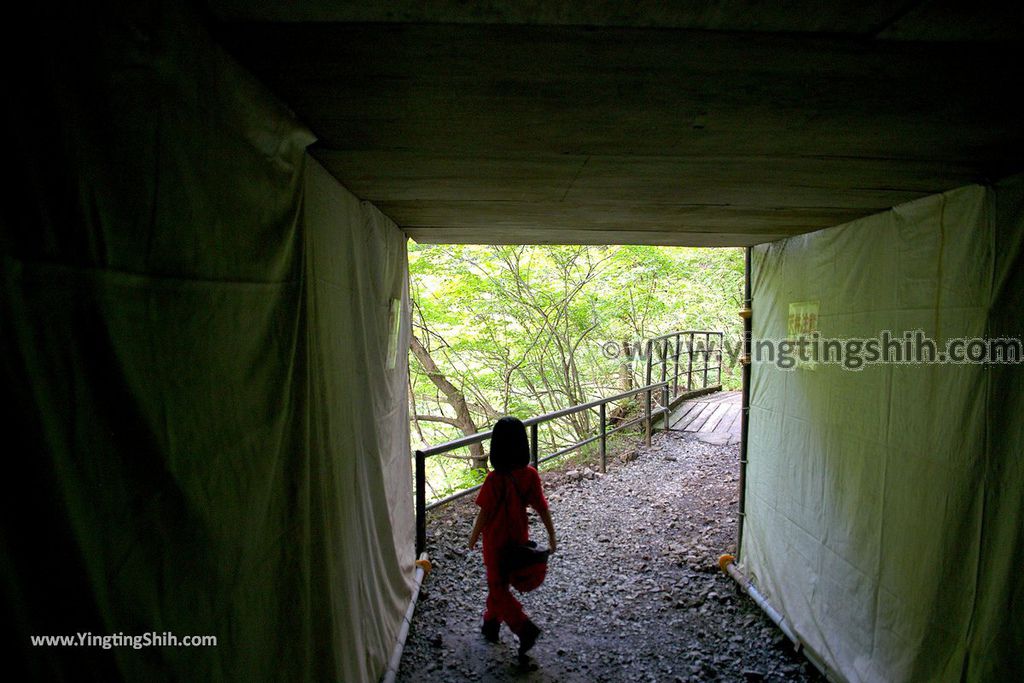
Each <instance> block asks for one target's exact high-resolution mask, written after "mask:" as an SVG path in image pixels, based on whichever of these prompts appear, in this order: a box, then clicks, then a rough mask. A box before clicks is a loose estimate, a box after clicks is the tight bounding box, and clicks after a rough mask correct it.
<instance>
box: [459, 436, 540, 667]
mask: <svg viewBox="0 0 1024 683" xmlns="http://www.w3.org/2000/svg"><path fill="white" fill-rule="evenodd" d="M529 462H530V444H529V441H528V440H527V438H526V427H524V426H523V423H522V422H520V421H519V420H518V419H516V418H514V417H503V418H501V419H500V420H498V422H497V423H496V424H495V425H494V431H493V433H492V434H491V467H492V468H493V469H494V471H492V472H490V473H489V474H488V475H487V478H486V479H485V480H484V485H483V487H481V489H480V493H479V494H478V495H477V497H476V504H477V505H479V506H480V513H479V514H478V515H477V518H476V524H474V525H473V531H472V533H471V534H470V537H469V547H470V548H473V547H475V546H476V542H477V539H478V538H479V537H480V534H481V533H483V537H484V567H485V568H486V569H487V589H488V593H487V608H486V610H485V611H484V623H483V627H482V628H481V631H482V632H483V634H484V636H485V637H486V638H487V639H488V640H490V641H492V642H496V641H497V640H498V630H499V629H500V628H501V622H505V623H506V624H508V626H509V628H510V629H512V632H513V633H515V634H516V636H518V638H519V654H520V655H525V654H526V652H527V651H528V650H529V649H530V648H531V647H532V646H533V643H534V642H535V641H536V640H537V636H539V635H540V629H539V628H537V626H536V625H535V624H534V623H533V622H532V621H530V619H529V617H527V616H526V613H525V612H523V606H522V605H521V604H520V603H519V601H518V600H516V599H515V597H514V596H513V595H512V592H511V591H510V590H509V579H508V577H507V576H504V575H503V574H502V572H501V568H500V566H499V555H500V553H501V551H502V550H503V549H504V548H506V547H508V546H510V545H519V544H522V543H526V541H528V540H529V533H530V532H529V526H528V523H527V518H526V507H527V506H530V507H532V508H533V509H534V510H535V511H536V512H537V514H538V515H540V518H541V520H542V521H543V522H544V526H545V528H546V529H547V532H548V546H549V549H550V551H551V553H554V552H555V547H556V541H555V527H554V524H553V523H552V521H551V513H550V511H549V510H548V502H547V500H546V499H545V498H544V490H543V486H542V485H541V481H540V475H539V474H537V470H535V469H534V468H533V467H530V465H529Z"/></svg>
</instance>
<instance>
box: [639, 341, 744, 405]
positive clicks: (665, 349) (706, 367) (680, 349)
mask: <svg viewBox="0 0 1024 683" xmlns="http://www.w3.org/2000/svg"><path fill="white" fill-rule="evenodd" d="M684 337H688V339H686V343H685V349H684V346H683V340H684ZM698 337H703V338H704V339H703V342H704V344H703V346H704V348H703V349H700V350H698V349H697V348H696V343H697V342H698V341H700V340H699V339H698ZM712 337H713V338H715V340H717V342H718V343H717V347H716V346H715V345H714V344H713V343H712V341H711V340H712ZM724 343H725V333H724V332H716V331H713V330H676V331H675V332H669V333H667V334H662V335H660V336H657V337H652V338H650V339H648V340H647V345H646V348H645V349H644V351H645V353H644V356H645V358H646V360H647V363H646V368H645V374H644V378H645V380H646V382H647V384H650V383H651V380H653V379H654V368H655V367H656V366H661V373H660V374H661V381H662V382H665V381H671V383H672V392H671V393H672V396H676V395H678V394H679V388H680V382H679V379H680V377H682V376H683V375H685V376H686V384H685V385H684V386H685V389H684V391H687V392H689V391H693V390H694V389H695V387H694V381H693V379H694V373H695V372H696V373H698V374H701V373H702V375H703V385H702V386H701V387H700V388H702V389H707V388H708V387H709V386H710V385H709V384H708V373H709V372H711V371H716V372H717V373H718V376H717V384H718V385H719V386H721V384H722V349H723V346H724ZM655 350H657V351H658V355H659V358H658V360H655V359H654V351H655ZM683 354H685V355H686V370H685V371H680V361H679V357H680V356H681V355H683ZM695 355H697V356H698V357H699V356H703V359H704V364H703V367H698V368H696V369H695V368H694V367H693V358H694V356H695ZM712 356H714V357H715V360H717V361H718V365H715V366H711V365H710V361H711V359H712ZM670 359H671V360H672V361H674V363H675V367H674V369H673V370H672V371H671V374H670V372H669V365H670V363H669V361H670Z"/></svg>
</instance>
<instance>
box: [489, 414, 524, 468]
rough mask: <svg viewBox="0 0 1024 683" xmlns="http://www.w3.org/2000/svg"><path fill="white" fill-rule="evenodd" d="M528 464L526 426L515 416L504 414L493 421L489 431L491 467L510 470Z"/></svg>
mask: <svg viewBox="0 0 1024 683" xmlns="http://www.w3.org/2000/svg"><path fill="white" fill-rule="evenodd" d="M529 464H530V441H529V439H527V438H526V426H525V425H523V423H522V422H521V421H520V420H519V418H517V417H512V416H511V415H509V416H506V417H503V418H501V419H500V420H498V421H497V422H495V423H494V431H493V432H492V433H491V467H493V468H494V470H495V471H496V472H511V471H512V470H516V469H519V468H520V467H526V466H527V465H529Z"/></svg>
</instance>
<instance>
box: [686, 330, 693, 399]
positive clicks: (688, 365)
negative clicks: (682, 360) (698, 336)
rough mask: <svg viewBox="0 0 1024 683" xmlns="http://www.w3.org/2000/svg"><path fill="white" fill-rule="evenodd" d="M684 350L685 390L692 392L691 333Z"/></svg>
mask: <svg viewBox="0 0 1024 683" xmlns="http://www.w3.org/2000/svg"><path fill="white" fill-rule="evenodd" d="M688 344H689V346H687V349H686V390H687V391H693V332H691V333H690V341H689V342H688Z"/></svg>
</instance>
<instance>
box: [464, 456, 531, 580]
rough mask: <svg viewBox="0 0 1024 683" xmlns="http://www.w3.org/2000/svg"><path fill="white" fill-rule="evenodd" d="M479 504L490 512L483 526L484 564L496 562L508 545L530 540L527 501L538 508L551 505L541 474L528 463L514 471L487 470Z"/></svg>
mask: <svg viewBox="0 0 1024 683" xmlns="http://www.w3.org/2000/svg"><path fill="white" fill-rule="evenodd" d="M476 504H477V505H479V506H480V509H481V510H484V511H486V512H487V513H488V514H489V515H490V520H489V522H488V523H487V525H486V526H484V530H483V538H484V563H485V564H496V563H497V559H498V558H497V554H498V551H499V550H501V549H502V548H504V547H505V546H506V545H510V544H513V543H516V544H518V543H526V541H528V540H529V538H530V530H529V526H528V523H527V519H526V506H527V505H529V506H530V507H532V508H533V509H534V510H537V511H538V512H542V511H545V510H547V509H548V501H547V499H546V498H544V488H543V486H542V485H541V482H540V475H539V474H537V470H535V469H534V468H533V467H531V466H529V465H528V466H526V467H521V468H519V469H516V470H512V471H511V472H490V473H488V475H487V478H486V479H484V485H483V486H482V487H481V488H480V493H478V494H477V496H476Z"/></svg>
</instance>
